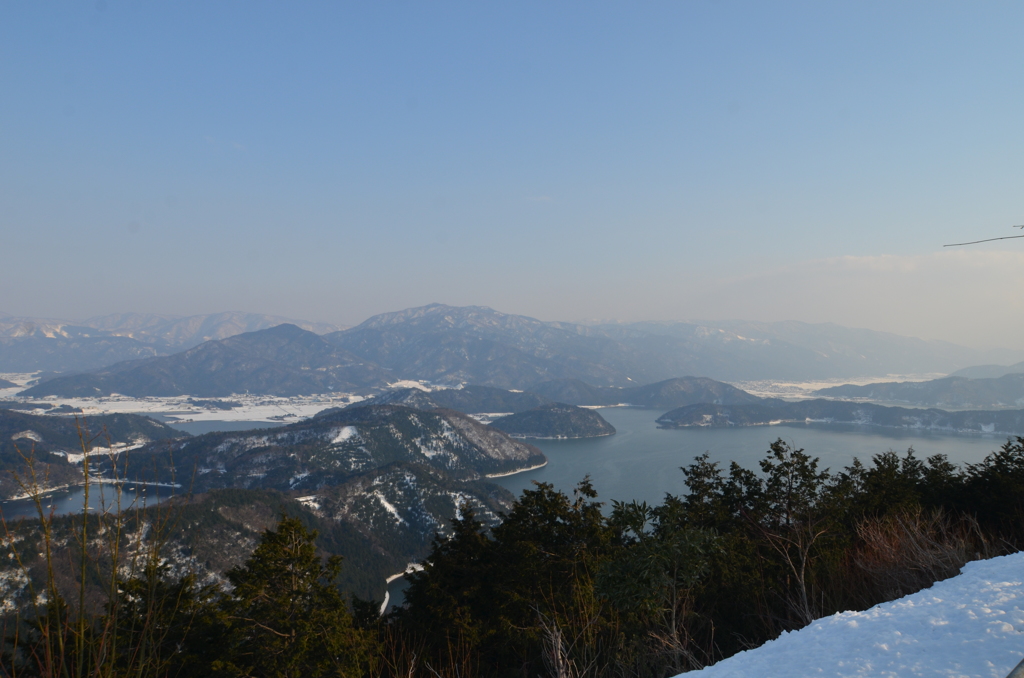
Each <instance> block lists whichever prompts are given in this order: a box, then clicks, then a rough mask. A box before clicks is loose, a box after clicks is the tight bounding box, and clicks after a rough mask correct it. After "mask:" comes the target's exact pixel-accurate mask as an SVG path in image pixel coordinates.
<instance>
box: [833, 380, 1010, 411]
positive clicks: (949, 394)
mask: <svg viewBox="0 0 1024 678" xmlns="http://www.w3.org/2000/svg"><path fill="white" fill-rule="evenodd" d="M815 394H816V395H820V396H824V397H827V398H839V399H854V400H870V401H874V402H890V403H901V404H907V405H915V406H919V407H942V408H946V409H975V410H976V409H986V408H988V409H996V408H999V409H1005V408H1014V407H1018V408H1019V407H1021V406H1024V374H1006V375H1004V376H1001V377H999V378H997V379H968V378H966V377H954V376H951V377H946V378H944V379H933V380H930V381H916V382H915V381H904V382H884V383H878V384H867V385H866V386H857V385H854V384H844V385H842V386H833V387H830V388H823V389H820V390H818V391H816V392H815Z"/></svg>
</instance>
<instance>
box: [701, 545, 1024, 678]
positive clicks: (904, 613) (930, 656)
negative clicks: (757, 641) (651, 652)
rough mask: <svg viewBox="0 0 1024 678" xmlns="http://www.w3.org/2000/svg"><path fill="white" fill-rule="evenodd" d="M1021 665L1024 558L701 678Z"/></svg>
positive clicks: (994, 675)
mask: <svg viewBox="0 0 1024 678" xmlns="http://www.w3.org/2000/svg"><path fill="white" fill-rule="evenodd" d="M1022 657H1024V552H1021V553H1015V554H1013V555H1009V556H1002V557H1000V558H993V559H991V560H979V561H975V562H973V563H968V564H967V565H966V566H965V567H964V568H963V570H962V573H961V574H960V575H959V576H956V577H953V578H951V579H947V580H946V581H942V582H939V583H937V584H935V585H934V586H932V587H931V588H929V589H925V590H924V591H918V592H917V593H915V594H913V595H909V596H906V597H905V598H900V599H899V600H894V601H892V602H889V603H883V604H881V605H876V606H875V607H873V608H871V609H869V610H865V611H863V612H843V613H839V614H835V615H833V616H831V617H825V618H823V619H819V620H817V621H816V622H814V623H813V624H811V625H810V626H808V627H806V628H803V629H800V630H799V631H794V632H791V633H784V634H782V636H780V637H779V638H777V639H776V640H773V641H769V642H768V643H766V644H764V645H762V646H761V647H759V648H757V649H754V650H747V651H746V652H741V653H739V654H737V655H734V656H732V657H730V658H728V659H724V660H722V661H720V662H719V663H717V664H715V665H714V666H709V667H708V668H706V669H703V670H702V671H695V672H691V673H687V674H684V675H685V676H687V678H689V677H690V676H699V677H700V678H741V677H742V678H748V677H749V678H754V677H761V676H780V677H782V676H785V677H786V678H800V677H801V676H829V677H834V676H885V677H890V676H891V677H896V676H899V677H900V678H905V677H907V676H985V677H986V678H1006V676H1007V674H1009V673H1010V671H1011V670H1013V668H1014V666H1016V665H1017V663H1018V662H1020V661H1021V658H1022Z"/></svg>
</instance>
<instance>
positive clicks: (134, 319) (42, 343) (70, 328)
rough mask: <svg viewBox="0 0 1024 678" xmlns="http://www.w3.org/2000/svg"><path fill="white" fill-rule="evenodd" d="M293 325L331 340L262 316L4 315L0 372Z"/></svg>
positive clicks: (101, 363)
mask: <svg viewBox="0 0 1024 678" xmlns="http://www.w3.org/2000/svg"><path fill="white" fill-rule="evenodd" d="M282 323H291V324H294V325H297V326H299V327H302V328H303V329H305V330H308V331H311V332H315V333H318V334H326V333H328V332H334V331H337V330H338V329H340V328H339V327H337V326H335V325H329V324H327V323H313V322H306V321H301V320H289V319H288V318H282V317H279V316H271V315H263V314H258V313H233V312H226V313H214V314H208V315H194V316H186V317H182V316H171V315H157V314H153V313H118V314H114V315H107V316H101V317H96V318H90V319H87V320H82V321H69V320H58V319H53V318H28V317H15V316H9V315H4V314H0V372H37V371H48V372H81V371H85V370H94V369H99V368H102V367H108V366H110V365H113V364H114V363H117V362H120V361H123V360H134V359H139V358H148V357H152V356H157V355H168V354H171V353H174V352H177V351H182V350H185V349H188V348H192V347H193V346H198V345H199V344H201V343H203V342H204V341H212V340H218V339H227V338H228V337H232V336H235V335H237V334H242V333H245V332H254V331H256V330H263V329H268V328H271V327H275V326H277V325H280V324H282Z"/></svg>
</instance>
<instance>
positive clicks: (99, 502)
mask: <svg viewBox="0 0 1024 678" xmlns="http://www.w3.org/2000/svg"><path fill="white" fill-rule="evenodd" d="M175 493H178V494H180V493H181V489H178V488H172V487H163V486H159V485H140V484H138V483H126V484H125V485H124V486H123V487H122V490H121V508H122V509H128V508H143V507H146V506H154V505H156V504H159V503H160V502H161V501H163V500H164V499H166V498H168V497H171V496H173V495H174V494H175ZM84 500H85V490H84V489H83V488H81V487H74V488H71V489H68V490H61V491H60V492H53V493H50V494H47V495H46V496H45V497H43V511H44V512H46V513H47V514H49V513H50V512H51V511H52V512H53V514H54V515H63V514H67V513H81V512H82V507H83V506H84V505H85V501H84ZM89 507H90V510H91V511H94V512H102V511H110V512H114V511H116V510H117V491H116V489H115V487H114V486H113V485H109V484H106V483H94V484H92V485H90V486H89ZM0 515H2V516H3V518H4V520H14V519H16V518H38V517H39V513H38V511H37V509H36V504H35V502H34V501H33V500H31V499H14V500H11V501H4V502H0Z"/></svg>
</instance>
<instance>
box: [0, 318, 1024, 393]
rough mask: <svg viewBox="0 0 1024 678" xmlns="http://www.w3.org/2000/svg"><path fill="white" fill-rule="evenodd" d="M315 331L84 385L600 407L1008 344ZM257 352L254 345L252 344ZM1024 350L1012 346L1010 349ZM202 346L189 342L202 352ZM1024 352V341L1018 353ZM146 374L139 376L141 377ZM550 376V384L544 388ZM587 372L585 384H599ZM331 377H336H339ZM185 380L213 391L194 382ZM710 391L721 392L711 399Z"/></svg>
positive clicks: (727, 331)
mask: <svg viewBox="0 0 1024 678" xmlns="http://www.w3.org/2000/svg"><path fill="white" fill-rule="evenodd" d="M264 318H265V317H264ZM236 321H237V322H236ZM160 322H163V321H162V320H160V319H159V318H158V319H156V320H153V319H147V318H141V319H140V318H134V317H133V318H127V319H125V318H117V319H115V320H111V321H110V322H109V323H108V324H109V325H110V326H118V327H126V328H128V329H129V330H131V331H132V332H142V331H143V330H146V328H147V327H150V326H151V325H152V326H161V327H164V325H160V324H159V323H160ZM176 322H177V321H176ZM204 322H206V321H204ZM211 322H212V321H211ZM225 322H226V321H225ZM241 322H242V320H239V319H237V318H236V319H235V321H232V323H234V324H231V323H228V324H224V323H222V324H221V325H219V326H220V327H231V328H234V329H238V328H239V327H240V326H241V325H239V324H238V323H241ZM254 322H255V321H254ZM147 323H148V324H147ZM100 324H102V323H100ZM193 324H196V323H193ZM186 325H188V323H186ZM104 326H106V325H104ZM137 326H138V327H137ZM202 326H203V323H198V326H197V327H198V329H197V327H192V325H188V332H184V330H183V332H184V334H183V335H182V336H185V335H187V336H189V337H192V338H195V337H196V336H198V335H197V332H200V330H201V328H202ZM139 328H141V329H139ZM234 329H232V330H231V331H234ZM39 331H40V332H42V331H43V330H39ZM62 331H64V332H65V333H66V334H68V335H71V334H73V333H72V332H70V331H68V330H67V328H64V329H63V330H62ZM89 331H90V332H99V331H100V330H89ZM102 331H104V332H106V331H107V330H102ZM125 331H128V330H125ZM146 331H149V330H146ZM224 331H225V332H227V331H228V330H224ZM266 331H268V330H258V331H257V332H255V333H252V332H249V333H243V334H239V335H235V336H234V337H231V338H229V339H230V340H231V341H234V339H236V338H237V337H248V336H249V335H253V336H255V335H258V334H259V332H266ZM303 331H305V330H303ZM202 332H206V330H202ZM306 332H307V334H309V336H310V337H316V338H317V340H318V341H321V342H324V343H326V344H328V345H330V346H333V347H334V351H335V353H336V356H335V357H334V358H324V359H323V360H320V361H318V362H317V361H314V362H317V364H316V365H313V366H312V367H311V366H310V365H307V364H299V363H294V364H293V362H291V361H292V360H293V357H290V356H288V355H284V354H282V355H277V354H275V353H273V351H271V352H270V353H266V352H264V353H259V351H260V349H259V346H260V341H258V340H255V339H253V340H252V341H251V342H249V343H250V345H249V346H248V347H245V346H243V345H244V344H245V341H242V340H239V341H238V342H236V343H234V344H230V343H229V344H225V343H223V342H227V341H229V339H213V340H210V341H208V342H206V343H204V344H200V345H199V346H197V347H195V348H194V349H189V351H193V350H196V351H198V352H199V353H198V354H202V355H214V353H215V352H214V351H213V348H212V347H213V346H220V347H222V348H223V349H225V350H226V349H227V348H228V347H231V346H234V347H235V348H237V349H238V350H239V351H241V352H235V353H233V354H232V357H231V358H230V360H229V362H232V361H233V362H236V363H239V364H240V365H241V364H243V363H245V361H246V360H252V361H255V362H254V363H253V364H254V365H256V366H259V367H261V368H269V365H266V364H264V363H262V362H261V361H266V360H270V361H271V362H273V363H274V364H275V368H274V369H273V370H270V369H268V370H267V372H266V375H265V378H261V379H255V380H249V381H248V382H246V381H245V380H243V379H242V378H241V373H240V372H237V371H236V374H235V376H234V377H232V379H226V380H221V382H220V383H218V384H217V386H216V388H214V387H213V386H211V385H210V384H211V381H215V380H216V379H215V378H214V376H213V375H210V374H208V375H204V376H200V375H192V376H191V377H187V375H185V373H184V372H182V371H180V370H178V371H177V372H174V370H171V368H170V367H169V366H171V365H179V366H180V365H185V364H188V362H189V361H188V360H185V359H183V358H182V355H184V354H181V353H178V354H174V355H173V356H170V357H172V358H174V360H173V361H170V362H166V361H165V362H155V363H154V362H150V363H147V367H146V368H145V370H142V371H140V370H139V366H140V365H141V364H142V363H139V364H136V365H126V364H121V363H116V364H114V365H111V366H109V367H107V368H106V369H102V370H99V371H98V372H96V373H95V374H94V375H93V376H94V377H95V376H96V375H101V376H100V377H98V378H99V380H100V381H102V382H103V383H102V384H100V383H97V381H96V379H95V378H93V377H90V378H87V379H83V380H81V381H82V383H83V384H84V383H89V384H91V387H92V388H93V389H94V390H93V393H100V392H104V391H111V390H112V391H116V392H122V393H129V391H126V390H124V387H122V386H118V384H121V383H123V382H125V380H126V379H127V376H126V375H127V374H128V373H129V372H130V373H131V375H132V377H133V379H127V382H128V386H127V388H130V389H132V390H131V391H130V393H139V394H143V393H146V389H147V388H150V392H149V393H146V394H148V395H156V394H157V391H156V390H155V389H157V387H159V388H161V389H163V390H161V391H160V393H169V390H168V389H171V390H173V388H176V389H178V390H179V391H178V392H179V394H180V393H189V394H191V395H214V391H216V392H217V393H220V392H222V391H223V390H224V389H230V388H234V389H236V392H241V391H240V390H237V389H246V390H249V391H251V392H259V393H274V394H278V395H288V394H291V393H298V392H302V389H309V388H318V389H326V390H335V391H337V390H343V389H351V390H352V391H353V392H356V393H362V394H366V393H372V392H374V391H375V390H379V389H380V388H381V387H382V385H383V383H384V382H385V381H390V382H392V383H393V382H395V381H399V380H403V379H408V380H417V381H425V382H430V383H432V384H435V385H448V386H459V385H463V384H478V385H482V386H489V387H494V388H501V389H506V390H523V391H531V390H532V391H535V392H539V394H540V395H543V396H544V397H546V398H549V399H551V400H557V401H561V402H569V403H570V404H593V405H597V404H602V399H608V398H617V397H618V396H614V395H613V394H612V393H610V392H608V391H601V390H600V389H635V388H636V387H638V386H639V385H642V384H648V385H649V384H653V383H659V382H663V381H665V380H667V379H670V378H676V377H681V376H683V375H696V376H698V377H703V378H709V379H712V380H717V381H719V382H722V381H739V380H754V379H779V380H806V379H820V378H837V377H853V376H858V375H860V376H876V375H878V374H886V373H912V372H918V373H919V372H937V373H944V372H949V371H952V370H954V369H959V368H961V367H963V366H965V365H969V364H977V363H978V362H980V361H981V360H982V359H984V358H986V357H991V356H993V355H995V354H993V353H991V352H989V353H986V352H984V351H976V350H973V349H966V348H963V347H958V346H953V345H951V344H944V343H942V342H926V341H922V340H919V339H910V338H906V337H897V336H895V335H889V334H885V333H881V332H871V331H868V330H855V329H848V328H842V327H839V326H836V325H828V324H825V325H808V324H805V323H796V322H787V323H740V322H738V321H734V322H730V323H723V327H713V326H705V325H696V324H692V323H633V324H628V325H602V326H583V325H574V324H572V323H562V322H543V321H540V320H537V319H534V318H528V317H526V316H518V315H510V314H505V313H499V312H497V311H494V310H492V309H489V308H486V307H482V306H468V307H452V306H444V305H441V304H432V305H429V306H424V307H420V308H415V309H407V310H405V311H399V312H396V313H386V314H382V315H378V316H374V317H372V318H370V319H369V320H367V321H366V322H364V323H362V324H360V325H358V326H356V327H353V328H350V329H347V330H341V331H336V332H330V333H328V334H325V335H323V336H322V337H320V336H318V335H316V334H314V333H312V332H308V331H306ZM204 336H205V335H204ZM22 339H23V338H18V337H6V338H0V363H2V362H3V359H4V356H8V357H9V356H12V355H16V354H17V351H18V350H19V346H17V345H14V344H17V342H19V341H22ZM39 341H41V342H44V343H45V342H48V343H45V346H46V347H47V350H50V349H53V350H54V353H53V355H52V356H50V357H51V358H52V360H50V358H48V359H47V360H49V361H50V362H51V363H60V364H61V365H65V362H66V361H65V362H61V360H63V358H61V356H65V354H64V353H62V351H65V350H67V351H71V350H72V349H74V350H76V351H78V354H79V355H86V354H88V355H89V356H90V357H89V359H90V360H92V361H94V362H95V361H96V360H99V359H100V358H101V357H106V358H109V357H112V356H113V355H114V354H115V353H117V352H118V351H121V352H127V353H130V354H131V355H130V357H131V358H134V359H142V358H149V359H153V358H156V357H158V356H154V355H153V354H154V353H155V352H157V348H155V347H154V346H153V345H150V344H145V343H143V342H141V341H139V340H137V339H133V338H129V337H113V336H103V337H98V338H97V337H92V336H89V337H86V336H84V335H83V336H82V337H80V338H68V337H64V336H63V335H61V336H59V337H58V336H57V335H54V336H52V337H51V336H47V337H45V338H43V339H40V340H39ZM246 341H248V340H246ZM306 341H307V342H313V339H309V338H307V339H306ZM5 342H6V343H5ZM11 342H14V344H11ZM90 342H92V343H90ZM96 342H100V343H99V344H97V343H96ZM116 342H122V343H123V342H128V344H124V345H121V344H117V343H116ZM218 342H220V343H218ZM25 347H28V348H31V349H32V350H35V348H33V347H35V344H25V345H24V346H21V348H25ZM76 347H77V348H76ZM36 348H38V347H36ZM90 351H92V353H91V354H90V353H89V352H90ZM247 351H255V353H253V354H247V353H246V352H247ZM318 351H320V352H321V353H324V354H325V355H326V354H328V353H330V351H329V350H328V349H326V348H324V347H323V346H321V348H320V349H318ZM1012 353H1013V352H1006V351H1004V352H1002V353H1001V354H999V355H1002V354H1007V355H1009V354H1012ZM198 354H197V353H189V355H190V356H193V357H194V356H196V355H198ZM33 355H34V354H33ZM1015 355H1018V356H1019V355H1024V353H1021V352H1017V353H1016V354H1015ZM65 357H66V356H65ZM36 358H38V356H36ZM19 359H21V360H22V361H23V362H25V363H26V364H27V363H28V362H31V360H32V355H24V356H21V358H19ZM332 361H333V362H332ZM44 362H46V361H44V360H36V362H35V363H34V364H35V365H36V366H37V368H38V365H41V364H43V363H44ZM193 362H194V361H193ZM300 362H301V361H300ZM356 364H358V365H360V366H361V367H362V370H363V373H362V374H356V373H355V372H353V371H352V370H350V369H347V368H348V367H350V366H353V365H356ZM154 366H161V367H160V368H159V369H160V370H164V369H165V368H166V369H167V370H171V372H174V373H173V374H171V373H170V372H166V371H165V372H163V373H161V374H149V375H148V376H146V377H145V378H141V376H142V374H143V372H145V371H146V370H149V371H150V372H152V371H153V370H154V369H157V368H156V367H154ZM332 366H345V367H346V371H344V373H333V374H330V375H320V376H319V377H316V376H315V375H312V374H306V375H305V378H300V377H299V375H297V374H295V371H296V370H301V371H306V372H310V371H311V370H323V369H327V368H330V367H332ZM65 367H66V365H65ZM207 368H208V369H207V371H210V370H218V371H220V372H221V373H222V375H226V374H228V371H225V368H224V366H223V365H221V364H220V363H219V362H217V361H213V362H211V363H210V364H209V365H208V366H207ZM275 370H276V372H275ZM112 375H119V376H118V378H117V379H114V380H111V379H108V377H111V376H112ZM134 377H140V379H138V380H134ZM186 377H187V378H186ZM321 377H322V378H321ZM276 380H280V382H281V383H278V381H276ZM550 382H555V384H556V385H551V384H550ZM64 383H65V384H67V383H69V382H64ZM543 384H547V386H543V387H542V386H541V385H543ZM558 384H560V386H559V385H558ZM580 384H585V385H586V388H583V387H582V386H580ZM332 385H333V386H334V388H333V389H330V388H328V387H330V386H332ZM172 387H173V388H172ZM184 388H188V389H196V388H203V389H207V390H204V391H194V390H191V391H190V390H186V391H182V390H181V389H184ZM543 388H552V389H561V390H562V391H564V392H565V393H566V394H569V391H573V390H574V389H575V391H576V393H575V395H574V396H573V397H571V398H570V397H562V396H554V395H552V394H550V393H547V392H540V391H542V390H543ZM566 389H568V390H566ZM588 390H589V391H588ZM584 391H588V392H589V397H591V400H590V401H588V402H586V403H583V402H576V401H577V400H580V399H582V398H583V395H582V394H583V392H584ZM77 392H78V393H87V392H88V391H87V390H79V391H77ZM319 392H325V391H324V390H321V391H319ZM39 393H41V391H40V392H39ZM54 393H55V394H56V392H54ZM630 393H631V395H630V398H631V399H630V402H632V403H633V404H636V405H641V406H652V407H663V406H668V404H669V403H668V401H667V400H666V399H665V397H662V396H655V395H652V394H645V393H644V392H641V391H632V392H630ZM570 395H571V394H570ZM711 401H712V402H715V401H716V400H715V399H714V398H712V400H711ZM723 402H724V401H723Z"/></svg>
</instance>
